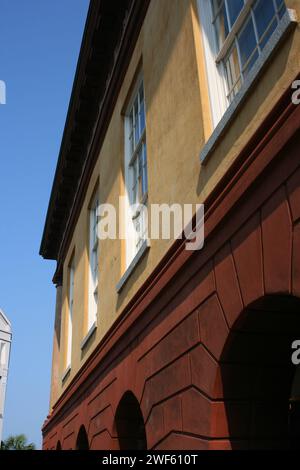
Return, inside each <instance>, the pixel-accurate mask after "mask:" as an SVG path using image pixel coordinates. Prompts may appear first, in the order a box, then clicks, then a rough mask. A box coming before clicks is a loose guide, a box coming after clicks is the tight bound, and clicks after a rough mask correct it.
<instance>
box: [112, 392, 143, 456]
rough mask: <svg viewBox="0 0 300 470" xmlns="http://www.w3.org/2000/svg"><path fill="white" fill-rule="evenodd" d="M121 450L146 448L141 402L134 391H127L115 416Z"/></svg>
mask: <svg viewBox="0 0 300 470" xmlns="http://www.w3.org/2000/svg"><path fill="white" fill-rule="evenodd" d="M115 425H116V431H117V435H118V439H119V446H120V450H146V449H147V439H146V431H145V424H144V419H143V415H142V412H141V408H140V404H139V402H138V400H137V399H136V397H135V396H134V394H133V393H132V392H126V393H125V394H124V395H123V397H122V399H121V401H120V403H119V406H118V408H117V412H116V418H115Z"/></svg>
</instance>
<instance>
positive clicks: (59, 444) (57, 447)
mask: <svg viewBox="0 0 300 470" xmlns="http://www.w3.org/2000/svg"><path fill="white" fill-rule="evenodd" d="M56 450H62V448H61V443H60V441H57V444H56Z"/></svg>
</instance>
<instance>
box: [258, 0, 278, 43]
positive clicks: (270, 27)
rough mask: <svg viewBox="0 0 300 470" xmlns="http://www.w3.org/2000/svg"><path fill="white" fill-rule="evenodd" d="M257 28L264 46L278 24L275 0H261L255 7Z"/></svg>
mask: <svg viewBox="0 0 300 470" xmlns="http://www.w3.org/2000/svg"><path fill="white" fill-rule="evenodd" d="M254 16H255V21H256V28H257V33H258V37H259V40H260V42H262V47H264V46H265V44H266V42H267V41H268V39H269V37H270V36H271V34H272V32H273V31H274V29H275V28H276V26H277V20H276V17H275V8H274V3H273V0H259V1H258V2H257V3H256V5H255V7H254Z"/></svg>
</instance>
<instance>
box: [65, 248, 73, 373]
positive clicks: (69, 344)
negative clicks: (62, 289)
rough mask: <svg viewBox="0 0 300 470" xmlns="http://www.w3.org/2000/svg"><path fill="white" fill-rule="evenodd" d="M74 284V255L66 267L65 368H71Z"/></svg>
mask: <svg viewBox="0 0 300 470" xmlns="http://www.w3.org/2000/svg"><path fill="white" fill-rule="evenodd" d="M74 284H75V265H74V255H73V257H72V260H71V263H70V265H69V268H68V306H67V308H68V311H67V324H66V328H67V343H66V346H67V350H66V367H65V370H68V369H70V368H71V363H72V340H73V313H74Z"/></svg>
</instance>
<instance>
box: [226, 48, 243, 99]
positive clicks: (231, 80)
mask: <svg viewBox="0 0 300 470" xmlns="http://www.w3.org/2000/svg"><path fill="white" fill-rule="evenodd" d="M225 71H226V78H227V85H228V98H229V101H232V99H233V98H234V97H235V95H236V94H237V92H238V91H239V89H240V87H241V71H240V64H239V59H238V52H237V49H236V46H234V47H233V49H232V51H231V52H230V54H229V56H228V59H227V60H226V62H225Z"/></svg>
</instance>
